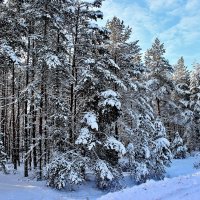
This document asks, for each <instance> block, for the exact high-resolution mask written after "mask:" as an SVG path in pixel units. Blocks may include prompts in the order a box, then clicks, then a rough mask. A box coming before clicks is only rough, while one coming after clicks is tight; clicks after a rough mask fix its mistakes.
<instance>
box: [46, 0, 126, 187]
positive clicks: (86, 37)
mask: <svg viewBox="0 0 200 200" xmlns="http://www.w3.org/2000/svg"><path fill="white" fill-rule="evenodd" d="M100 4H101V1H94V2H93V3H88V2H83V1H82V2H78V1H72V2H71V4H70V6H69V5H68V6H69V10H70V12H71V13H69V19H70V25H68V26H67V28H66V35H68V44H69V46H68V47H69V49H70V51H71V52H70V54H71V56H70V57H69V60H70V65H69V69H70V70H71V77H72V79H71V85H70V95H69V103H70V109H69V110H70V112H69V140H68V139H67V140H66V148H65V151H61V152H58V153H57V154H55V156H54V157H53V159H52V162H51V163H50V164H49V165H48V168H47V178H48V183H49V185H51V186H52V187H57V188H59V189H60V188H62V187H64V186H65V185H73V184H78V183H81V182H83V181H85V180H86V172H87V170H88V169H89V170H91V171H92V172H93V173H94V174H95V175H96V177H97V180H98V181H97V183H98V185H99V187H101V188H106V187H109V186H110V184H111V185H112V184H113V183H114V181H115V180H116V178H117V176H118V175H119V171H117V170H116V165H117V160H118V154H124V153H125V148H124V146H123V145H122V143H120V141H118V139H117V138H115V137H114V136H113V133H112V132H111V131H110V130H111V128H110V126H111V124H112V123H114V122H115V121H116V119H117V118H118V115H119V112H120V106H121V105H120V101H119V98H120V97H119V94H117V93H116V92H115V91H113V90H111V89H109V85H110V84H111V83H112V82H114V83H116V84H117V85H118V87H125V86H124V85H123V83H122V82H121V81H120V80H119V79H118V78H117V76H115V75H114V74H113V73H112V72H111V71H110V69H109V67H114V62H113V61H112V60H111V59H110V57H109V54H108V53H107V50H106V49H105V48H104V46H105V43H104V42H105V38H108V36H107V31H106V29H104V28H100V27H98V26H97V25H96V24H95V23H94V22H93V21H92V20H96V19H98V18H101V17H102V13H101V12H100V11H98V10H96V11H95V8H96V7H99V6H100ZM109 155H110V156H109ZM61 157H62V159H61V160H60V159H59V158H61ZM58 160H59V162H57V161H58ZM75 160H78V161H79V162H78V163H77V164H76V163H75V162H74V161H75ZM54 172H55V173H54ZM75 172H76V173H75ZM55 174H58V177H60V179H59V178H58V179H55V178H54V177H55V176H56V175H55ZM60 174H61V176H60ZM70 174H71V175H70Z"/></svg>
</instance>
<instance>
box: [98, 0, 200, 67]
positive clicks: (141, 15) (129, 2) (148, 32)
mask: <svg viewBox="0 0 200 200" xmlns="http://www.w3.org/2000/svg"><path fill="white" fill-rule="evenodd" d="M101 10H102V11H103V13H104V20H103V22H101V24H105V22H106V21H107V20H108V19H112V17H113V16H117V17H118V18H120V19H121V20H123V21H124V22H125V25H129V26H131V27H132V28H133V34H132V38H131V40H140V43H139V44H140V46H141V47H142V50H143V52H144V51H146V49H148V48H150V47H151V44H152V42H153V41H154V39H155V37H158V38H159V39H160V40H161V41H162V42H163V43H164V44H165V48H166V58H167V59H169V61H170V63H171V64H175V63H176V62H177V60H178V58H180V57H181V56H183V57H184V58H185V62H186V65H187V66H188V67H189V68H190V69H191V66H192V63H194V62H200V0H105V1H104V3H103V6H102V8H101Z"/></svg>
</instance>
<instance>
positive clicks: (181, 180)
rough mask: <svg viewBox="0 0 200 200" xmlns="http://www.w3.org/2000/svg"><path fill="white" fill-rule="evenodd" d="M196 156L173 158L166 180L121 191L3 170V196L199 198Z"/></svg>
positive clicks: (47, 199)
mask: <svg viewBox="0 0 200 200" xmlns="http://www.w3.org/2000/svg"><path fill="white" fill-rule="evenodd" d="M194 162H195V157H189V158H187V159H184V160H174V161H173V163H172V166H171V167H170V168H169V169H168V170H167V174H166V176H167V177H168V178H165V180H163V181H158V182H155V181H148V182H147V183H145V184H141V185H139V186H132V187H130V186H131V181H130V180H128V179H127V185H128V187H130V188H127V189H124V190H123V191H120V192H115V193H109V194H105V193H104V192H101V191H99V190H97V189H96V188H95V186H94V185H93V184H92V183H91V184H90V185H83V186H81V187H80V188H79V189H78V190H77V191H74V192H66V191H57V190H53V189H51V188H48V187H46V186H45V182H42V181H41V182H37V181H34V180H29V179H26V178H22V175H21V174H20V173H19V174H15V175H3V174H2V173H0V200H75V199H77V200H78V199H82V200H93V199H98V198H99V200H123V199H126V200H132V199H137V200H179V199H181V200H199V199H200V170H196V169H194V168H193V163H194Z"/></svg>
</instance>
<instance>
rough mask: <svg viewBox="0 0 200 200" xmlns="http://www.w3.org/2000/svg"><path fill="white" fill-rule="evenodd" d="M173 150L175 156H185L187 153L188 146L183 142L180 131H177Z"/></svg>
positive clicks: (172, 145) (172, 144)
mask: <svg viewBox="0 0 200 200" xmlns="http://www.w3.org/2000/svg"><path fill="white" fill-rule="evenodd" d="M171 151H172V154H173V157H174V158H176V159H177V158H185V157H186V153H187V147H186V145H184V144H183V139H182V138H181V137H180V135H179V133H178V132H176V133H175V137H174V140H173V142H172V143H171Z"/></svg>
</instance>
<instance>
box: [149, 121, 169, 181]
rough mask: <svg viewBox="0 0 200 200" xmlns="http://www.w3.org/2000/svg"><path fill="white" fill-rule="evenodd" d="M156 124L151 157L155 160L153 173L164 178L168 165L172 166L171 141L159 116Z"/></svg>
mask: <svg viewBox="0 0 200 200" xmlns="http://www.w3.org/2000/svg"><path fill="white" fill-rule="evenodd" d="M154 126H155V135H154V141H153V142H154V146H153V154H152V158H151V159H152V161H153V168H152V172H151V173H152V174H151V175H152V176H153V177H155V178H156V179H163V178H164V174H165V170H166V167H169V166H170V163H171V159H172V154H171V151H170V142H169V141H168V140H167V138H166V131H165V127H164V126H163V123H162V122H161V120H160V119H159V118H157V119H156V121H155V123H154Z"/></svg>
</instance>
